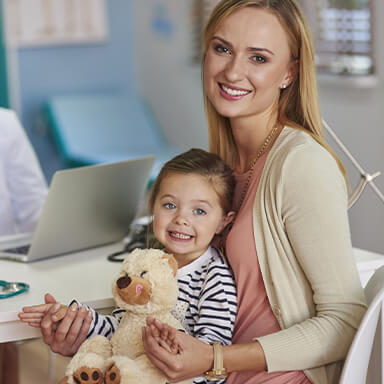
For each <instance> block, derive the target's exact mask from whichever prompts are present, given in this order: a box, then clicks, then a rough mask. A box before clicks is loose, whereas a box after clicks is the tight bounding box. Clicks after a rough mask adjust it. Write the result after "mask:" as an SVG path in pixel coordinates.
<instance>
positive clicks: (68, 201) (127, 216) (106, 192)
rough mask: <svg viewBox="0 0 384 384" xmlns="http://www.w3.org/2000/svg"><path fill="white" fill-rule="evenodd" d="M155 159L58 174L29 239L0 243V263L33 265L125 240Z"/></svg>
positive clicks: (6, 239) (14, 238) (19, 237)
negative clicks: (37, 262) (9, 262)
mask: <svg viewBox="0 0 384 384" xmlns="http://www.w3.org/2000/svg"><path fill="white" fill-rule="evenodd" d="M153 162H154V156H148V157H142V158H138V159H133V160H127V161H121V162H116V163H109V164H101V165H92V166H85V167H80V168H74V169H67V170H62V171H57V172H56V173H55V174H54V175H53V178H52V182H51V185H50V188H49V191H48V194H47V197H46V200H45V203H44V206H43V208H42V212H41V216H40V218H39V222H38V224H37V227H36V230H35V232H34V233H33V234H22V235H15V236H7V237H3V238H0V259H11V260H16V261H22V262H31V261H36V260H40V259H45V258H48V257H52V256H57V255H62V254H65V253H70V252H74V251H79V250H83V249H87V248H93V247H97V246H101V245H104V244H108V243H113V242H116V241H119V240H121V239H123V238H124V236H125V235H126V234H127V233H128V231H129V227H130V224H131V222H132V221H133V219H134V218H135V216H136V214H137V211H138V209H139V207H140V205H141V202H142V198H143V197H144V192H145V189H146V186H147V183H148V180H149V175H150V173H151V169H152V166H153Z"/></svg>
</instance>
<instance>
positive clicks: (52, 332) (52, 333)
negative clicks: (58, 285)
mask: <svg viewBox="0 0 384 384" xmlns="http://www.w3.org/2000/svg"><path fill="white" fill-rule="evenodd" d="M45 303H46V304H50V303H56V300H55V298H54V297H53V296H52V295H50V294H46V295H45ZM56 311H57V308H56V306H55V305H53V306H52V307H51V308H50V309H49V310H48V312H47V313H46V314H45V315H44V317H43V319H42V321H41V324H40V326H41V333H42V335H43V340H44V343H45V344H47V345H49V346H50V348H51V350H52V351H53V352H56V353H59V354H61V355H63V356H73V355H74V354H75V353H76V352H77V350H78V349H79V347H80V345H81V344H82V343H83V341H84V340H85V339H86V337H87V334H88V331H89V327H90V325H91V323H92V313H91V312H90V311H87V309H86V308H85V307H81V308H80V309H78V307H77V305H76V303H74V304H72V305H71V306H70V307H69V309H68V311H67V313H66V314H65V316H64V318H63V319H62V320H61V321H60V322H57V319H56V318H55V316H54V315H55V312H56Z"/></svg>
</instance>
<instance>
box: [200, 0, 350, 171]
mask: <svg viewBox="0 0 384 384" xmlns="http://www.w3.org/2000/svg"><path fill="white" fill-rule="evenodd" d="M244 7H259V8H263V9H267V10H268V11H269V12H271V13H273V14H274V15H275V16H276V17H277V18H278V20H279V22H280V24H281V26H282V27H283V29H284V30H285V32H286V33H287V37H288V43H289V46H290V50H291V58H292V60H297V61H298V71H297V75H296V76H295V79H294V80H293V82H292V83H291V84H290V86H289V87H287V88H286V89H284V90H281V94H280V98H279V101H278V106H277V122H278V123H279V124H281V125H282V126H285V125H287V126H290V127H293V128H296V129H301V130H304V131H306V132H308V133H309V134H310V135H311V136H312V137H313V138H314V139H315V140H316V141H317V142H318V143H320V144H321V145H322V146H323V147H324V148H326V149H327V150H328V151H329V152H330V153H331V154H332V156H333V157H334V158H335V160H336V161H337V163H338V165H339V168H340V170H341V172H342V173H343V175H344V177H345V178H346V172H345V169H344V167H343V165H342V163H341V161H340V160H339V159H338V157H337V156H336V154H335V153H334V152H333V150H332V149H331V148H330V147H329V145H328V144H327V143H326V141H325V138H324V132H323V124H322V118H321V114H320V107H319V100H318V92H317V82H316V70H315V61H314V48H313V42H312V35H311V32H310V29H309V27H308V25H307V22H306V20H305V17H304V15H303V13H302V11H301V10H300V8H299V6H298V5H297V4H296V2H295V1H294V0H222V1H221V2H220V3H219V4H218V5H217V6H216V7H215V9H214V10H213V12H212V14H211V16H210V18H209V20H208V23H207V25H206V27H205V31H204V35H203V62H202V66H203V70H202V74H203V77H204V62H205V57H206V53H207V50H208V48H209V46H210V42H211V39H212V37H213V35H214V33H215V31H216V30H217V28H218V26H219V24H220V23H221V22H222V21H223V20H224V19H226V18H227V17H228V16H229V15H231V14H232V13H233V12H235V11H237V10H238V9H240V8H244ZM203 87H204V79H203ZM204 101H205V108H206V113H207V119H208V132H209V145H210V151H211V152H213V153H216V154H217V155H219V156H220V157H221V158H222V159H223V160H225V161H226V162H227V163H228V164H229V165H230V166H231V167H232V168H234V166H235V165H236V162H237V160H238V153H237V147H236V143H235V141H234V138H233V135H232V130H231V126H230V122H229V119H228V118H226V117H224V116H221V115H220V114H219V113H218V112H217V111H216V109H215V107H214V106H213V105H212V103H211V102H210V100H209V99H208V97H207V94H206V92H205V91H204Z"/></svg>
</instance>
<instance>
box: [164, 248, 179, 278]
mask: <svg viewBox="0 0 384 384" xmlns="http://www.w3.org/2000/svg"><path fill="white" fill-rule="evenodd" d="M163 258H164V259H167V260H168V263H169V265H170V266H171V268H172V270H173V276H176V273H177V269H178V268H179V267H178V265H177V261H176V259H175V258H174V257H173V256H172V255H169V254H168V253H165V254H164V255H163Z"/></svg>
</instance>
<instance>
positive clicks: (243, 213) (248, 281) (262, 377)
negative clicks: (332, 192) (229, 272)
mask: <svg viewBox="0 0 384 384" xmlns="http://www.w3.org/2000/svg"><path fill="white" fill-rule="evenodd" d="M267 155H268V152H266V153H264V155H263V156H261V157H260V159H259V160H258V161H257V163H256V165H255V167H254V170H253V175H252V178H251V180H250V184H249V187H248V191H247V194H246V196H245V199H244V201H243V204H242V206H241V209H240V211H239V212H238V214H237V217H236V220H235V222H234V224H233V227H232V229H231V231H230V232H229V234H228V237H227V241H226V253H227V257H228V260H229V262H230V264H231V266H232V269H233V272H234V275H235V279H236V285H237V294H238V314H237V318H236V322H235V330H234V334H233V340H232V342H233V344H239V343H247V342H249V341H251V340H253V339H254V338H255V337H258V336H263V335H267V334H270V333H273V332H277V331H279V330H280V326H279V323H278V322H277V320H276V317H275V315H274V314H273V312H272V309H271V306H270V304H269V301H268V297H267V293H266V290H265V287H264V282H263V279H262V276H261V271H260V266H259V262H258V258H257V251H256V246H255V239H254V236H253V217H252V215H253V202H254V199H255V195H256V190H257V186H258V184H259V181H260V177H261V173H262V171H263V167H264V164H265V161H266V158H267ZM248 172H249V171H248ZM248 172H246V173H244V174H241V175H236V181H237V184H236V190H235V198H234V209H235V210H237V209H238V205H239V203H240V195H241V193H242V191H243V189H244V184H245V182H246V179H247V176H248ZM292 358H294V356H292ZM256 383H257V384H261V383H268V384H310V383H311V382H310V380H309V379H308V378H307V377H306V376H305V374H304V373H303V372H302V371H285V372H274V373H267V372H258V373H255V372H252V371H242V372H232V373H231V374H229V376H228V379H227V384H256Z"/></svg>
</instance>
